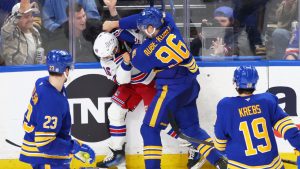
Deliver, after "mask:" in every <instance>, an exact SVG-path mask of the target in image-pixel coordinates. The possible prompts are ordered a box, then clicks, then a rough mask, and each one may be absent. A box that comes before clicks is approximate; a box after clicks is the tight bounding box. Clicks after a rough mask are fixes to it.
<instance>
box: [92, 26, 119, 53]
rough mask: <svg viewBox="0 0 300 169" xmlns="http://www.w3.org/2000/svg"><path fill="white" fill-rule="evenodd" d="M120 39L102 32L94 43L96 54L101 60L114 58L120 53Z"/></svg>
mask: <svg viewBox="0 0 300 169" xmlns="http://www.w3.org/2000/svg"><path fill="white" fill-rule="evenodd" d="M118 48H119V42H118V39H117V38H116V37H115V36H114V35H113V34H111V33H108V32H101V33H100V34H99V35H98V37H97V38H96V40H95V42H94V46H93V49H94V53H95V54H96V55H97V56H98V57H99V58H105V57H108V56H114V55H115V53H116V52H117V51H118Z"/></svg>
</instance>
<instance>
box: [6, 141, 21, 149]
mask: <svg viewBox="0 0 300 169" xmlns="http://www.w3.org/2000/svg"><path fill="white" fill-rule="evenodd" d="M5 141H6V142H7V143H8V144H10V145H13V146H16V147H19V148H21V146H20V145H18V144H16V143H14V142H12V141H10V140H8V139H5Z"/></svg>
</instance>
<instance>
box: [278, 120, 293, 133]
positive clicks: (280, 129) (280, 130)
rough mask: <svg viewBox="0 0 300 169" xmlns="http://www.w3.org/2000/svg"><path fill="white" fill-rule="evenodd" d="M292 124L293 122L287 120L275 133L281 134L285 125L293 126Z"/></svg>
mask: <svg viewBox="0 0 300 169" xmlns="http://www.w3.org/2000/svg"><path fill="white" fill-rule="evenodd" d="M293 124H294V123H293V121H292V120H291V119H289V120H287V121H285V122H283V123H282V124H280V125H279V127H278V129H277V131H279V132H280V133H281V132H282V129H283V128H284V127H285V126H287V125H293Z"/></svg>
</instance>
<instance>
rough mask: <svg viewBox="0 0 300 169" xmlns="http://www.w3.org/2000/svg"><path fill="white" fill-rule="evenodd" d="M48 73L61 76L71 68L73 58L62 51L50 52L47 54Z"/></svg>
mask: <svg viewBox="0 0 300 169" xmlns="http://www.w3.org/2000/svg"><path fill="white" fill-rule="evenodd" d="M46 63H47V68H48V72H52V73H58V74H63V73H64V72H65V70H66V69H67V68H70V69H72V68H73V57H72V55H71V54H70V53H68V52H67V51H64V50H51V51H50V52H48V54H47V60H46Z"/></svg>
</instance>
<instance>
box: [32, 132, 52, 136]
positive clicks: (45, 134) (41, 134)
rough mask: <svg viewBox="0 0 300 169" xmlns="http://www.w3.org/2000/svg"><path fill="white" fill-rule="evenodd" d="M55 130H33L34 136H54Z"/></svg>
mask: <svg viewBox="0 0 300 169" xmlns="http://www.w3.org/2000/svg"><path fill="white" fill-rule="evenodd" d="M55 135H56V133H55V132H35V136H55Z"/></svg>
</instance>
